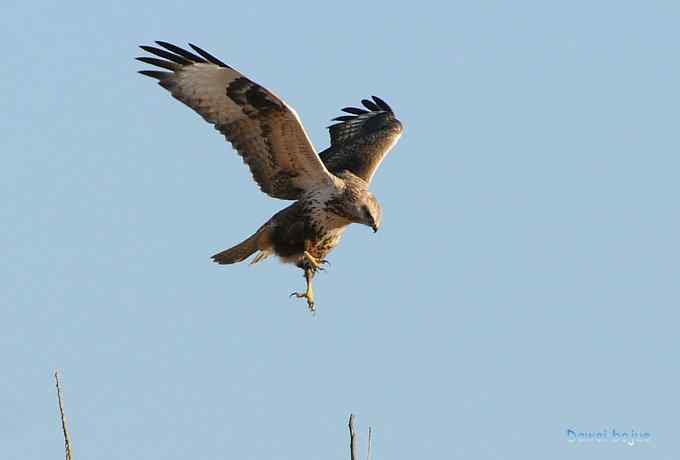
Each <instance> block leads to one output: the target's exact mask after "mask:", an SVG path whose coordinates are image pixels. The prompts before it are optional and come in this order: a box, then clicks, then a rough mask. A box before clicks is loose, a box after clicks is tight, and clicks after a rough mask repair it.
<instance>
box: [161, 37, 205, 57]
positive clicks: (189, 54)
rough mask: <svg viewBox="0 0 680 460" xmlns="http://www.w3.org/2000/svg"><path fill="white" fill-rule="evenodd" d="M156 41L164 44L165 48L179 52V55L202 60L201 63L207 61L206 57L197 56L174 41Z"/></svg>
mask: <svg viewBox="0 0 680 460" xmlns="http://www.w3.org/2000/svg"><path fill="white" fill-rule="evenodd" d="M156 43H157V44H158V45H160V46H162V47H163V48H165V49H166V50H168V51H172V52H173V53H175V54H178V55H180V56H182V57H183V58H186V59H189V60H190V61H193V62H201V63H204V62H205V59H203V58H201V57H199V56H196V55H195V54H194V53H192V52H190V51H187V50H185V49H184V48H180V47H179V46H176V45H173V44H172V43H168V42H164V41H160V40H157V41H156Z"/></svg>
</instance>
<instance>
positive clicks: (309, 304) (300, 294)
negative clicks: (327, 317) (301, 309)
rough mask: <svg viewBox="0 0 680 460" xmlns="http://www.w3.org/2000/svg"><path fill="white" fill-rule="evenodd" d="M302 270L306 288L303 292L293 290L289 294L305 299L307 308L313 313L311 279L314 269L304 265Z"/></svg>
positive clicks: (314, 307) (314, 308)
mask: <svg viewBox="0 0 680 460" xmlns="http://www.w3.org/2000/svg"><path fill="white" fill-rule="evenodd" d="M304 270H305V280H307V290H306V291H305V292H293V293H292V294H291V295H290V296H291V297H293V296H295V297H297V298H298V299H307V307H308V308H309V311H310V312H312V313H314V312H315V311H316V306H315V305H314V288H313V287H312V279H313V278H314V272H315V269H313V268H311V267H306V268H305V269H304Z"/></svg>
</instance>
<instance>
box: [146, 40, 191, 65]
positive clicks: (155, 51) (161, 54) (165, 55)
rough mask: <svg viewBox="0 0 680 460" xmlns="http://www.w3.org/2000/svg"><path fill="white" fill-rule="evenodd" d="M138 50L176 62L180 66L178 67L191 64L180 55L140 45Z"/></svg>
mask: <svg viewBox="0 0 680 460" xmlns="http://www.w3.org/2000/svg"><path fill="white" fill-rule="evenodd" d="M140 48H141V49H143V50H144V51H146V52H147V53H151V54H155V55H156V56H158V57H162V58H164V59H167V60H168V61H172V62H176V63H177V64H180V65H189V64H191V61H190V60H188V59H186V58H184V57H182V56H180V55H177V54H173V53H170V52H168V51H165V50H162V49H160V48H155V47H153V46H145V45H141V46H140Z"/></svg>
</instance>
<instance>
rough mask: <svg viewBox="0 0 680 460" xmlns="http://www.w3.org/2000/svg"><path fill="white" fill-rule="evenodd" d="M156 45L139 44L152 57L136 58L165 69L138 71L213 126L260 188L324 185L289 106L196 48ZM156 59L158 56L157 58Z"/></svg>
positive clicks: (326, 177) (274, 192)
mask: <svg viewBox="0 0 680 460" xmlns="http://www.w3.org/2000/svg"><path fill="white" fill-rule="evenodd" d="M156 43H157V44H158V45H159V46H161V47H162V48H164V49H161V48H155V47H153V46H141V48H142V49H143V50H145V51H147V52H149V53H151V54H153V55H155V56H158V57H138V58H137V60H139V61H142V62H145V63H147V64H151V65H154V66H156V67H160V68H163V69H166V70H168V71H158V70H142V71H140V72H139V73H141V74H143V75H146V76H148V77H152V78H155V79H157V80H158V83H159V84H160V85H161V86H162V87H163V88H165V89H167V90H168V91H170V93H171V94H172V95H173V96H174V97H175V98H177V99H179V100H180V101H182V102H183V103H185V104H186V105H188V106H189V107H191V108H192V109H194V110H195V111H196V112H198V114H199V115H201V116H202V117H203V118H204V119H205V120H206V121H208V122H209V123H212V124H213V125H215V128H216V129H217V130H218V131H220V132H221V133H222V134H224V136H225V137H226V138H227V140H228V141H229V142H231V144H232V145H233V147H234V149H236V150H237V151H238V153H239V154H240V155H241V156H242V157H243V161H244V162H245V163H246V164H247V165H248V166H249V167H250V171H251V173H252V174H253V178H254V179H255V181H256V182H257V184H258V185H259V186H260V189H262V191H263V192H265V193H267V194H268V195H271V196H273V197H275V198H282V199H287V200H294V199H297V198H298V197H299V196H300V195H301V194H302V193H303V192H304V191H305V190H308V189H310V188H314V187H316V186H319V185H323V184H330V183H332V181H333V176H332V175H331V174H330V173H329V172H328V170H327V169H326V167H325V166H324V165H323V163H322V162H321V160H320V159H319V156H318V155H317V153H316V151H315V150H314V146H313V145H312V143H311V141H310V140H309V137H308V136H307V133H306V132H305V129H304V128H303V126H302V123H301V122H300V119H299V118H298V116H297V114H296V113H295V111H294V110H293V109H292V108H291V107H289V106H288V105H287V104H286V103H285V102H284V101H283V100H281V99H279V98H278V97H277V96H276V95H274V94H273V93H272V92H271V91H269V90H267V89H266V88H264V87H262V86H260V85H258V84H257V83H255V82H253V81H252V80H249V79H248V78H246V77H244V76H243V75H241V74H240V73H239V72H238V71H236V70H234V69H232V68H231V67H229V66H228V65H226V64H225V63H223V62H222V61H220V60H219V59H217V58H215V57H214V56H212V55H210V54H209V53H207V52H205V51H203V50H202V49H200V48H199V47H197V46H194V45H191V44H190V46H191V48H193V50H194V51H195V52H196V53H198V55H197V54H194V53H192V52H190V51H187V50H184V49H182V48H179V47H177V46H175V45H172V44H170V43H166V42H160V41H158V42H156ZM158 58H162V59H158Z"/></svg>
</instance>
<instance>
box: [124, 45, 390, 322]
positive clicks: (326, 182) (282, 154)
mask: <svg viewBox="0 0 680 460" xmlns="http://www.w3.org/2000/svg"><path fill="white" fill-rule="evenodd" d="M156 43H157V44H158V46H159V47H153V46H141V48H142V49H143V50H144V51H146V52H148V53H150V54H152V55H154V56H153V57H151V56H146V57H138V58H137V59H138V60H139V61H142V62H144V63H147V64H151V65H153V66H156V67H160V68H161V69H164V70H142V71H140V72H139V73H141V74H142V75H146V76H148V77H151V78H154V79H156V80H158V83H159V85H161V86H162V87H163V88H165V89H167V90H168V91H169V92H170V93H171V94H172V95H173V96H174V97H175V98H176V99H179V100H180V101H182V102H183V103H184V104H186V105H188V106H189V107H191V108H192V109H194V110H195V111H196V112H198V114H199V115H201V116H202V117H203V118H204V119H205V120H206V121H207V122H209V123H211V124H212V125H214V126H215V129H217V130H218V131H220V132H221V133H222V134H224V137H226V139H227V140H228V141H229V142H230V143H231V144H232V146H233V147H234V149H235V150H236V151H237V152H238V153H239V155H241V157H242V158H243V161H244V163H246V164H247V165H248V167H249V168H250V172H251V173H252V175H253V179H255V182H257V184H258V185H259V187H260V189H261V190H262V191H263V192H264V193H266V194H268V195H269V196H272V197H274V198H280V199H282V200H294V203H293V204H291V205H290V206H288V207H287V208H284V209H282V210H281V211H279V212H277V213H276V214H274V216H273V217H272V218H271V219H269V220H268V221H267V222H265V224H264V225H262V226H261V227H260V228H259V229H258V230H257V231H256V232H255V233H254V234H253V235H251V236H250V237H248V238H247V239H246V240H245V241H243V242H242V243H240V244H237V245H236V246H234V247H232V248H230V249H227V250H225V251H222V252H220V253H218V254H215V255H214V256H212V259H213V260H214V261H215V262H217V263H219V264H233V263H236V262H241V261H243V260H245V259H246V258H248V257H250V256H251V255H252V254H254V253H256V252H257V255H256V256H255V257H254V259H253V261H252V263H255V262H259V261H261V260H263V259H265V258H266V257H268V256H270V255H272V254H275V255H277V256H278V257H279V258H280V259H281V260H283V261H284V262H287V263H293V264H295V265H296V266H298V267H299V268H301V269H302V270H303V271H304V274H305V279H306V281H307V289H306V290H305V292H301V293H298V292H294V293H293V294H291V296H297V297H299V298H305V299H306V300H307V304H308V306H309V309H310V310H311V311H314V310H315V306H314V291H313V289H312V279H313V277H314V275H315V274H316V272H317V270H321V269H322V266H323V265H324V264H325V263H327V262H326V260H325V257H326V256H327V255H328V254H329V253H330V252H331V251H332V250H333V248H335V247H336V246H337V245H338V243H339V242H340V238H341V237H342V234H343V233H344V231H345V229H346V228H347V226H348V225H349V224H351V223H357V224H364V225H367V226H369V227H371V228H372V229H373V231H374V232H376V231H378V228H379V227H380V221H381V217H382V211H381V208H380V204H379V203H378V200H376V198H375V197H374V196H373V194H372V193H371V192H369V191H368V186H369V184H370V182H371V179H372V178H373V175H374V174H375V171H376V169H378V166H380V163H381V162H382V160H383V158H384V157H385V155H387V153H388V152H389V151H390V149H391V148H392V147H394V145H395V144H396V142H397V141H398V140H399V137H400V136H401V133H402V129H403V128H402V125H401V123H400V122H399V120H397V118H396V117H395V116H394V112H392V109H391V108H390V106H389V105H387V103H385V101H383V100H382V99H380V98H378V97H375V96H373V98H372V100H369V99H364V100H362V101H361V102H362V104H363V105H364V107H365V109H360V108H356V107H346V108H344V109H342V110H343V111H344V112H345V113H347V114H348V115H343V116H340V117H337V118H335V119H334V121H337V123H335V124H333V125H332V126H329V128H328V129H329V131H330V137H331V145H330V147H329V148H328V149H326V150H324V151H323V152H321V153H318V154H317V152H316V150H315V149H314V146H313V145H312V143H311V141H310V139H309V137H308V136H307V133H306V132H305V129H304V127H303V126H302V123H301V122H300V119H299V118H298V116H297V114H296V113H295V110H293V109H292V108H291V107H290V106H288V104H286V103H285V102H284V101H283V100H282V99H280V98H279V97H278V96H276V95H275V94H274V93H272V92H271V91H269V90H268V89H266V88H264V87H263V86H260V85H258V84H257V83H255V82H254V81H252V80H250V79H249V78H247V77H245V76H243V75H242V74H241V73H240V72H238V71H237V70H235V69H233V68H231V67H229V66H228V65H226V64H225V63H223V62H222V61H220V60H219V59H217V58H215V57H214V56H212V55H211V54H209V53H207V52H205V51H203V50H202V49H200V48H199V47H197V46H194V45H190V46H191V48H192V49H193V52H191V51H188V50H185V49H182V48H179V47H177V46H175V45H172V44H170V43H166V42H161V41H158V42H156Z"/></svg>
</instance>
